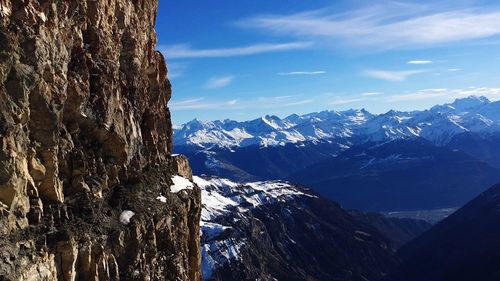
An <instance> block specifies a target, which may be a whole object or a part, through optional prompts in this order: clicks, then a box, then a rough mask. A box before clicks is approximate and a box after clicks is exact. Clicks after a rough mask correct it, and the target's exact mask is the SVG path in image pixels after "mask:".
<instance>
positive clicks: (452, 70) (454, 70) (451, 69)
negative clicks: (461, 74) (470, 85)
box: [448, 68, 462, 72]
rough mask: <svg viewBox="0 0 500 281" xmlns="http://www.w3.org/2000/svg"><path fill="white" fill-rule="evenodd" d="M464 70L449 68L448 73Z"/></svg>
mask: <svg viewBox="0 0 500 281" xmlns="http://www.w3.org/2000/svg"><path fill="white" fill-rule="evenodd" d="M460 70H462V69H461V68H448V71H449V72H457V71H460Z"/></svg>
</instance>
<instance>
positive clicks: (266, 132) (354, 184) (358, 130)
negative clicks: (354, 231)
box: [174, 96, 500, 211]
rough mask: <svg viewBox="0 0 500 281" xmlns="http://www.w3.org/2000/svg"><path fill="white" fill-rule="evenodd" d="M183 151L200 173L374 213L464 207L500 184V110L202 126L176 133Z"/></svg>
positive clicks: (460, 105)
mask: <svg viewBox="0 0 500 281" xmlns="http://www.w3.org/2000/svg"><path fill="white" fill-rule="evenodd" d="M174 143H175V151H176V153H182V154H185V155H186V156H188V157H189V160H190V162H191V166H192V168H193V171H194V172H195V174H206V175H215V176H221V177H226V178H229V179H232V180H235V181H255V180H272V179H287V180H290V181H292V182H296V183H299V184H305V185H307V186H310V187H311V188H313V189H314V190H315V191H317V192H319V193H320V194H322V195H324V196H327V197H329V198H331V199H334V200H337V201H339V202H340V203H341V204H342V205H343V206H345V207H347V208H356V209H362V210H369V211H398V210H422V209H434V208H436V209H437V208H448V207H459V206H461V205H462V204H464V203H465V202H467V201H468V200H470V199H472V198H473V197H474V196H476V195H477V194H479V193H480V192H482V191H483V190H485V189H486V188H487V187H489V186H491V185H492V184H494V183H496V182H499V181H500V102H491V101H489V100H488V99H486V98H485V97H474V96H471V97H467V98H464V99H457V100H456V101H455V102H453V103H450V104H444V105H436V106H434V107H432V108H431V109H429V110H424V111H413V112H398V111H389V112H387V113H384V114H379V115H375V114H371V113H369V112H367V111H366V110H363V109H362V110H347V111H342V112H338V111H323V112H319V113H311V114H306V115H302V116H299V115H291V116H288V117H286V118H284V119H280V118H278V117H276V116H265V117H263V118H259V119H255V120H252V121H246V122H236V121H231V120H225V121H212V122H201V121H198V120H193V121H191V122H189V123H186V124H184V125H182V126H177V127H176V128H175V129H174Z"/></svg>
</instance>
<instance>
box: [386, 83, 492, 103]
mask: <svg viewBox="0 0 500 281" xmlns="http://www.w3.org/2000/svg"><path fill="white" fill-rule="evenodd" d="M468 96H485V97H487V98H489V99H492V100H498V99H500V88H487V87H479V88H476V87H470V88H467V89H424V90H419V91H417V92H414V93H409V94H401V95H392V96H390V97H388V98H387V100H386V101H387V102H406V101H420V100H426V101H427V100H450V99H457V98H464V97H468Z"/></svg>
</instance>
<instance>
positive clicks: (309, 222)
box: [195, 179, 398, 281]
mask: <svg viewBox="0 0 500 281" xmlns="http://www.w3.org/2000/svg"><path fill="white" fill-rule="evenodd" d="M195 182H197V183H198V185H199V186H200V187H201V188H202V194H203V195H202V201H203V211H202V230H203V236H202V253H203V263H202V264H203V267H202V268H203V275H204V277H205V278H206V280H227V281H229V280H289V281H293V280H297V281H299V280H311V281H312V280H342V281H351V280H352V281H358V280H359V281H365V280H377V279H378V278H380V277H382V276H384V275H385V274H386V273H387V272H388V271H389V270H391V269H392V268H394V267H395V266H396V265H397V264H398V260H397V258H396V257H395V254H394V251H393V249H392V246H391V243H390V241H389V239H387V238H385V237H384V236H383V235H382V234H381V233H380V232H379V231H377V229H375V228H374V227H372V226H370V225H368V224H366V223H364V222H361V221H359V220H357V219H355V218H354V217H352V216H351V215H349V214H348V212H346V211H345V210H343V209H342V208H341V207H340V206H339V205H338V204H336V203H333V202H331V201H329V200H325V199H322V198H320V197H317V196H316V195H315V194H314V193H311V191H309V190H307V189H304V188H301V187H298V186H294V185H291V184H288V183H282V182H260V183H247V184H235V183H231V182H230V181H228V180H221V179H212V180H208V181H207V180H200V179H195Z"/></svg>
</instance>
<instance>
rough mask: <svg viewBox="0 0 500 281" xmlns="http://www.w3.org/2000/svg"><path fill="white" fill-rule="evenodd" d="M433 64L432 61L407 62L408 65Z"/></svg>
mask: <svg viewBox="0 0 500 281" xmlns="http://www.w3.org/2000/svg"><path fill="white" fill-rule="evenodd" d="M431 63H434V62H433V61H431V60H411V61H408V62H407V64H431Z"/></svg>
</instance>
